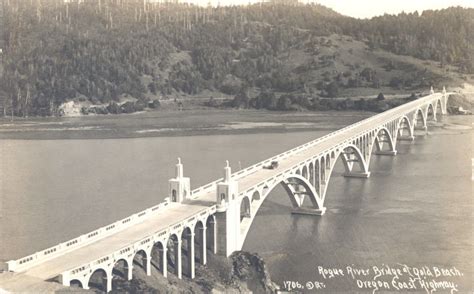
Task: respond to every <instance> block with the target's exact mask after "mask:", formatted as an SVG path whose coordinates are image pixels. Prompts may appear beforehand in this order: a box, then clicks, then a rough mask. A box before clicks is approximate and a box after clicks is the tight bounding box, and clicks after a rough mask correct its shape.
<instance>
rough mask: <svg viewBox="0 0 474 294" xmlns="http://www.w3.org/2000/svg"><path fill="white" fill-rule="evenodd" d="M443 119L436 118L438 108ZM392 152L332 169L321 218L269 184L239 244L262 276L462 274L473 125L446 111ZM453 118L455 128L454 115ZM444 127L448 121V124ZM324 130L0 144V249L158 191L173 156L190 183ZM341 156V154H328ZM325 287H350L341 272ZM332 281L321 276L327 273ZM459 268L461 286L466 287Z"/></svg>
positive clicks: (56, 236)
mask: <svg viewBox="0 0 474 294" xmlns="http://www.w3.org/2000/svg"><path fill="white" fill-rule="evenodd" d="M445 120H446V119H445ZM447 121H448V122H449V123H451V125H450V127H448V128H441V127H438V128H433V129H430V133H429V134H428V135H426V136H421V137H417V139H416V141H415V142H412V143H410V142H403V143H401V145H399V146H398V155H397V156H396V157H390V156H373V158H372V161H371V163H370V169H371V177H370V178H369V179H355V178H352V179H346V178H343V177H342V176H340V175H339V174H338V173H337V172H338V171H340V172H341V171H342V167H341V166H339V167H337V169H336V174H335V176H334V177H332V178H331V181H330V184H329V189H328V192H327V198H326V199H327V200H326V206H327V208H328V210H327V213H326V215H324V216H323V217H314V216H301V215H291V214H290V203H289V201H288V199H287V196H286V195H285V192H284V190H283V189H282V188H280V187H277V188H276V189H275V190H274V191H273V192H272V193H271V195H270V196H269V198H268V199H267V200H266V201H265V202H264V203H263V205H262V207H261V209H260V211H259V213H258V216H257V218H256V219H255V221H254V223H253V225H252V227H251V229H250V231H249V234H248V237H247V240H246V242H245V244H244V249H245V250H249V251H255V252H258V253H260V254H261V255H262V256H263V257H264V258H265V260H266V261H267V263H268V264H269V268H270V272H271V274H272V276H273V278H274V279H275V280H276V281H277V282H278V283H279V284H280V285H281V284H282V282H283V281H285V280H298V281H305V280H314V279H315V278H316V277H317V275H316V268H317V266H318V265H323V266H327V267H344V266H345V265H348V264H355V265H367V266H371V265H381V264H382V263H385V264H396V263H406V264H410V265H413V266H421V265H445V266H456V267H457V268H459V269H460V270H461V271H463V272H464V273H465V276H466V277H471V276H472V269H471V268H472V261H471V260H472V259H473V258H472V244H473V240H472V225H471V224H472V211H473V203H472V181H471V157H472V150H471V148H472V147H471V146H472V130H470V129H466V126H467V127H471V125H470V124H471V122H470V118H468V117H449V118H447ZM455 124H457V125H461V126H464V127H455V126H456V125H455ZM453 126H454V127H453ZM325 133H327V132H298V133H280V134H243V135H230V136H227V135H215V136H198V137H171V138H170V137H160V138H133V139H109V140H55V141H49V140H31V141H16V140H4V141H2V142H1V143H0V164H1V166H0V180H1V182H0V184H1V185H0V188H1V191H0V193H1V195H2V198H1V200H2V201H1V203H0V209H1V211H0V217H1V222H0V238H1V242H0V246H1V247H0V260H8V259H12V258H18V257H20V256H24V255H27V254H30V253H32V252H34V251H37V250H41V249H44V248H46V247H48V246H52V245H55V244H57V243H59V242H62V241H65V240H67V239H70V238H73V237H76V236H78V235H80V234H83V233H85V232H87V231H91V230H93V229H95V228H97V227H100V226H103V225H105V224H108V223H111V222H113V221H115V220H117V219H120V218H123V217H125V216H127V215H130V214H132V213H135V212H137V211H140V210H142V209H145V208H147V207H150V206H152V205H154V204H156V203H158V202H161V201H162V200H163V199H164V198H165V197H166V196H167V195H166V193H167V180H168V179H169V178H170V177H172V176H173V171H174V164H175V160H176V157H178V156H180V157H181V158H182V160H183V163H184V168H185V174H186V175H187V176H190V177H191V184H192V186H193V187H198V186H200V185H203V184H205V183H207V182H210V181H211V180H214V179H215V178H218V177H220V176H221V175H222V170H223V165H224V162H225V160H226V159H229V160H230V162H231V165H232V166H233V167H234V171H235V170H236V169H238V167H239V166H241V167H242V168H244V167H246V166H248V165H250V164H253V163H255V162H257V161H259V160H262V159H265V158H267V157H270V156H272V155H275V154H277V153H280V152H282V151H285V150H287V149H289V148H291V147H294V146H296V145H299V144H302V143H304V142H307V141H309V140H311V139H314V138H315V137H318V136H322V135H323V134H325ZM338 165H340V163H338ZM340 281H341V280H338V282H337V284H336V283H335V282H331V281H329V282H328V284H329V286H330V287H331V289H333V290H334V289H338V290H341V291H344V290H346V291H347V290H348V289H353V288H351V286H350V285H349V284H350V283H349V281H346V282H345V283H341V282H340ZM331 283H332V284H331ZM471 283H472V282H471V281H470V279H469V278H465V279H462V282H461V286H462V287H461V288H462V289H472V284H471Z"/></svg>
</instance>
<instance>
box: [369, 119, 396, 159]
mask: <svg viewBox="0 0 474 294" xmlns="http://www.w3.org/2000/svg"><path fill="white" fill-rule="evenodd" d="M381 135H382V136H383V137H382V138H381V137H380V136H381ZM385 143H387V144H385ZM385 145H387V146H388V150H387V151H392V152H395V146H396V141H394V140H393V137H392V134H391V133H390V131H389V130H388V129H387V128H386V127H382V128H380V129H378V130H377V132H376V135H375V136H373V137H372V138H371V141H370V142H369V147H368V148H369V150H368V157H367V164H369V163H370V158H371V155H372V153H373V151H374V147H375V151H376V152H383V151H384V150H383V149H384V146H385Z"/></svg>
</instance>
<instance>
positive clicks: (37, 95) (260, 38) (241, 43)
mask: <svg viewBox="0 0 474 294" xmlns="http://www.w3.org/2000/svg"><path fill="white" fill-rule="evenodd" d="M473 22H474V9H465V8H460V7H455V8H449V9H445V10H440V11H425V12H423V14H421V15H418V14H416V13H414V14H400V15H398V16H390V15H385V16H382V17H377V18H373V19H371V20H358V19H353V18H350V17H346V16H342V15H340V14H338V13H336V12H334V11H333V10H331V9H329V8H326V7H323V6H321V5H316V4H312V5H282V4H280V5H276V4H269V3H264V4H254V5H249V6H237V7H217V8H216V7H198V6H192V5H185V4H176V3H175V4H171V3H149V2H147V1H138V2H132V1H124V0H94V1H87V0H86V1H79V2H78V1H74V0H72V1H70V2H63V1H60V0H9V1H4V7H3V28H2V30H3V48H2V50H3V54H2V55H1V56H0V58H1V61H2V65H1V68H0V74H2V76H1V77H0V78H1V81H0V109H3V110H4V111H3V113H8V114H14V115H18V116H28V115H54V114H56V113H57V110H58V107H59V105H61V104H62V103H64V102H66V101H71V100H80V101H86V102H88V103H90V104H102V105H109V106H110V105H112V106H113V105H114V102H118V101H123V98H124V97H133V98H135V99H138V101H139V102H141V103H142V104H143V105H145V106H146V105H148V101H150V100H157V99H164V98H166V97H172V96H173V97H176V95H178V96H179V95H198V94H199V93H202V92H203V91H206V92H212V93H223V94H227V95H231V96H236V97H237V99H235V100H236V101H237V102H236V105H235V106H241V107H242V106H243V107H249V106H254V107H258V106H259V105H257V104H258V100H254V102H252V103H250V102H251V100H252V99H251V98H252V97H251V96H252V95H253V96H259V95H260V96H262V95H263V96H262V97H263V98H265V95H267V96H269V97H270V98H271V97H272V95H273V98H271V99H273V100H275V99H274V96H275V93H277V95H290V98H291V97H293V98H294V97H295V95H296V96H297V97H299V98H298V99H303V100H304V101H306V102H305V103H306V104H308V103H312V102H311V101H315V99H318V98H321V97H336V96H338V95H340V94H341V93H343V92H345V91H352V90H354V89H358V88H374V89H379V88H384V87H391V88H395V89H405V90H407V91H410V90H412V89H417V88H422V87H424V88H427V87H429V86H430V85H432V84H435V83H439V82H440V80H441V79H442V76H443V73H446V72H448V71H449V72H456V76H459V77H462V78H464V79H466V78H471V77H472V76H471V75H472V74H473V73H474V52H473V51H474V48H473V44H472V42H473V41H472V40H474V23H473ZM395 54H398V55H409V56H412V57H415V58H418V59H422V60H434V61H437V62H438V63H437V65H436V67H437V68H440V69H439V70H431V68H430V69H428V68H427V67H424V66H423V65H420V64H419V63H417V62H418V61H417V60H418V59H415V58H411V59H406V58H399V56H398V55H395ZM293 98H291V99H293ZM271 99H270V100H271ZM267 100H268V99H267ZM239 101H242V103H240V102H239ZM249 101H250V102H249ZM271 103H273V102H271ZM305 103H303V104H305ZM300 104H301V103H300ZM260 106H261V105H260ZM274 106H275V105H274ZM112 108H113V107H112ZM267 108H271V107H267ZM109 110H110V109H109ZM111 112H113V111H111Z"/></svg>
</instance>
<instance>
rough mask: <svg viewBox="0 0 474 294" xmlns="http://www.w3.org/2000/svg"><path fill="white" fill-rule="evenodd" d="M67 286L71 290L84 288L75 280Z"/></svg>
mask: <svg viewBox="0 0 474 294" xmlns="http://www.w3.org/2000/svg"><path fill="white" fill-rule="evenodd" d="M69 286H70V287H73V288H84V286H83V285H82V282H81V281H79V280H77V279H75V280H71V281H70V282H69Z"/></svg>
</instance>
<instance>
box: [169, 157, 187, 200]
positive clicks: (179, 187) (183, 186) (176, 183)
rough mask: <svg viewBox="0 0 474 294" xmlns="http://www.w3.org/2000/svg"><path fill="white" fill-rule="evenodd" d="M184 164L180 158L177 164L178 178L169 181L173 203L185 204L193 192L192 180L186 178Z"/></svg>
mask: <svg viewBox="0 0 474 294" xmlns="http://www.w3.org/2000/svg"><path fill="white" fill-rule="evenodd" d="M183 175H184V172H183V164H182V163H181V158H179V157H178V163H177V164H176V175H175V176H176V177H175V178H173V179H170V180H169V197H170V200H171V202H179V203H180V202H183V200H185V199H186V198H188V196H189V193H190V191H191V180H190V179H189V178H187V177H184V176H183Z"/></svg>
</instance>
